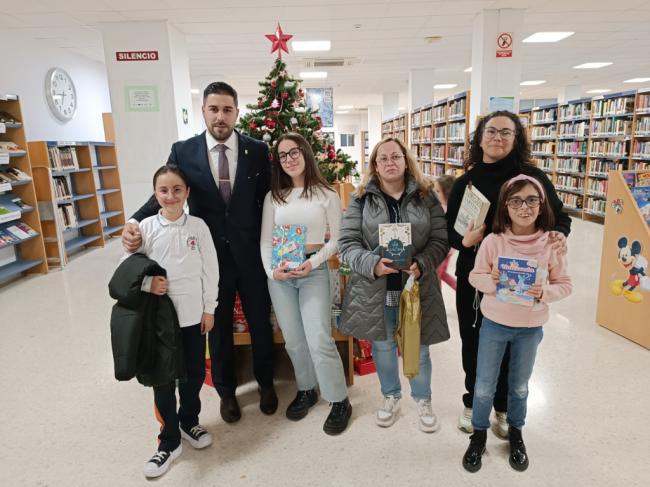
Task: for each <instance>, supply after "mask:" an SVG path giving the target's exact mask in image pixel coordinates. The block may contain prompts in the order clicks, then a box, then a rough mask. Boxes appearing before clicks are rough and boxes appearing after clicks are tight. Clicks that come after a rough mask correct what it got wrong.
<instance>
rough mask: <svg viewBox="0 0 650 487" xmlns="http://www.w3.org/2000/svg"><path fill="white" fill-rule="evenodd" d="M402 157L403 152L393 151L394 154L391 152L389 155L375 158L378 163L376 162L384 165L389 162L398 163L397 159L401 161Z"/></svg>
mask: <svg viewBox="0 0 650 487" xmlns="http://www.w3.org/2000/svg"><path fill="white" fill-rule="evenodd" d="M402 159H404V154H397V153H395V154H391V156H390V157H387V156H382V157H380V158H378V159H377V163H378V164H381V165H382V166H385V165H386V164H388V163H389V162H394V163H395V164H397V163H399V161H401V160H402Z"/></svg>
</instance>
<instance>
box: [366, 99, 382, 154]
mask: <svg viewBox="0 0 650 487" xmlns="http://www.w3.org/2000/svg"><path fill="white" fill-rule="evenodd" d="M381 122H382V108H381V106H379V105H369V106H368V151H369V152H368V154H370V153H372V149H373V147H375V145H376V144H377V142H379V141H380V140H381Z"/></svg>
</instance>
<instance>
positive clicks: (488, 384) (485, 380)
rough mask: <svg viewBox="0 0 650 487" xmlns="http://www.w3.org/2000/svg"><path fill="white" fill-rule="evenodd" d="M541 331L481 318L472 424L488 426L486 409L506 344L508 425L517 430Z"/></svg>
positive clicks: (481, 427) (523, 418) (489, 406)
mask: <svg viewBox="0 0 650 487" xmlns="http://www.w3.org/2000/svg"><path fill="white" fill-rule="evenodd" d="M543 336H544V331H543V330H542V327H541V326H536V327H533V328H520V327H512V326H504V325H500V324H498V323H495V322H494V321H492V320H489V319H488V318H485V317H483V323H482V325H481V331H480V335H479V343H478V359H477V365H476V386H475V388H474V403H473V405H472V408H473V412H472V426H473V427H474V429H477V430H486V429H488V428H489V427H490V411H492V401H493V399H494V392H495V390H496V386H497V379H498V377H499V370H500V368H501V360H502V358H503V353H504V352H505V349H506V345H508V343H509V344H510V366H509V368H510V372H509V374H508V424H509V425H510V426H514V427H515V428H517V429H521V428H522V427H523V426H524V423H525V421H526V402H527V400H528V381H529V379H530V376H531V375H532V373H533V365H534V364H535V356H536V354H537V347H538V345H539V343H540V342H541V341H542V337H543Z"/></svg>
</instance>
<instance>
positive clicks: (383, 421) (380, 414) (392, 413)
mask: <svg viewBox="0 0 650 487" xmlns="http://www.w3.org/2000/svg"><path fill="white" fill-rule="evenodd" d="M399 400H400V398H399V397H395V396H386V397H384V404H383V405H382V407H381V409H379V410H378V411H377V417H376V418H375V421H376V423H377V425H378V426H381V427H382V428H388V427H389V426H392V425H393V423H394V422H395V421H397V415H398V413H399V410H400V404H399Z"/></svg>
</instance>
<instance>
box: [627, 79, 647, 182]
mask: <svg viewBox="0 0 650 487" xmlns="http://www.w3.org/2000/svg"><path fill="white" fill-rule="evenodd" d="M632 127H633V132H632V150H631V151H630V161H629V169H630V170H634V171H641V170H644V171H645V170H648V169H650V88H648V89H644V90H639V91H638V92H637V94H636V100H635V104H634V116H633V119H632Z"/></svg>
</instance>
